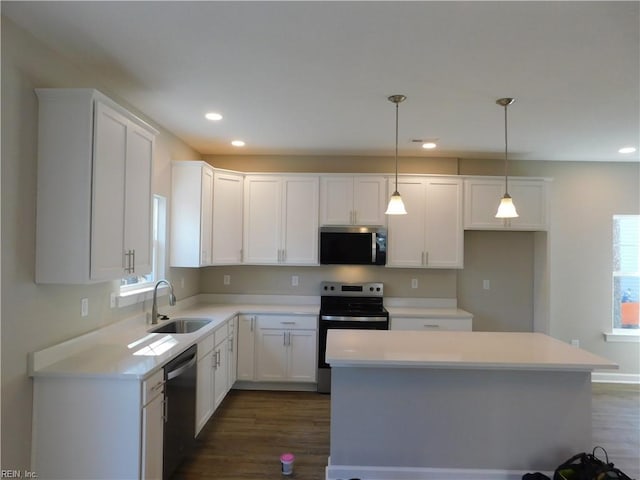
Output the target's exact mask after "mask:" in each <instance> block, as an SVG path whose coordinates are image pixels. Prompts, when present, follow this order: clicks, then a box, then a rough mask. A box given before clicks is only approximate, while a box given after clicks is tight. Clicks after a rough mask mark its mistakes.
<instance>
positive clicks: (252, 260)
mask: <svg viewBox="0 0 640 480" xmlns="http://www.w3.org/2000/svg"><path fill="white" fill-rule="evenodd" d="M318 189H319V181H318V176H315V175H299V176H279V175H247V176H246V177H245V185H244V198H245V201H244V248H243V261H244V263H249V264H291V265H317V263H318Z"/></svg>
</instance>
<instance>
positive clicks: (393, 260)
mask: <svg viewBox="0 0 640 480" xmlns="http://www.w3.org/2000/svg"><path fill="white" fill-rule="evenodd" d="M398 190H399V191H400V194H401V196H402V200H403V201H404V204H405V207H406V209H407V214H406V215H390V216H389V219H388V222H389V225H388V246H387V248H388V258H387V265H388V266H390V267H423V266H424V265H425V262H424V251H425V228H426V214H425V209H426V201H425V186H424V182H423V181H422V179H419V178H416V179H410V178H405V179H402V180H400V181H398Z"/></svg>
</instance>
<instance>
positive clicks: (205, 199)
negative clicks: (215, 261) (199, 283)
mask: <svg viewBox="0 0 640 480" xmlns="http://www.w3.org/2000/svg"><path fill="white" fill-rule="evenodd" d="M201 181H202V187H201V192H202V196H201V198H200V202H201V203H200V265H201V266H206V265H211V259H212V253H211V248H212V234H213V169H211V168H206V167H204V168H203V169H202V179H201ZM176 213H177V214H178V215H179V214H180V213H179V212H176Z"/></svg>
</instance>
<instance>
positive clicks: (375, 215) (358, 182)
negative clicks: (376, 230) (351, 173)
mask: <svg viewBox="0 0 640 480" xmlns="http://www.w3.org/2000/svg"><path fill="white" fill-rule="evenodd" d="M386 185H387V182H386V180H385V178H384V177H369V176H365V177H355V178H354V180H353V211H354V218H353V223H355V224H356V225H385V224H386V221H387V220H386V218H385V214H384V212H385V210H386V202H387V187H386Z"/></svg>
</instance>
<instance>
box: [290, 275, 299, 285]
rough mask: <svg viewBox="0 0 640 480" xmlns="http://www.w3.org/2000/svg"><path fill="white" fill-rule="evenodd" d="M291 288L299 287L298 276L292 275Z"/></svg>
mask: <svg viewBox="0 0 640 480" xmlns="http://www.w3.org/2000/svg"><path fill="white" fill-rule="evenodd" d="M291 286H292V287H297V286H298V275H291Z"/></svg>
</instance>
